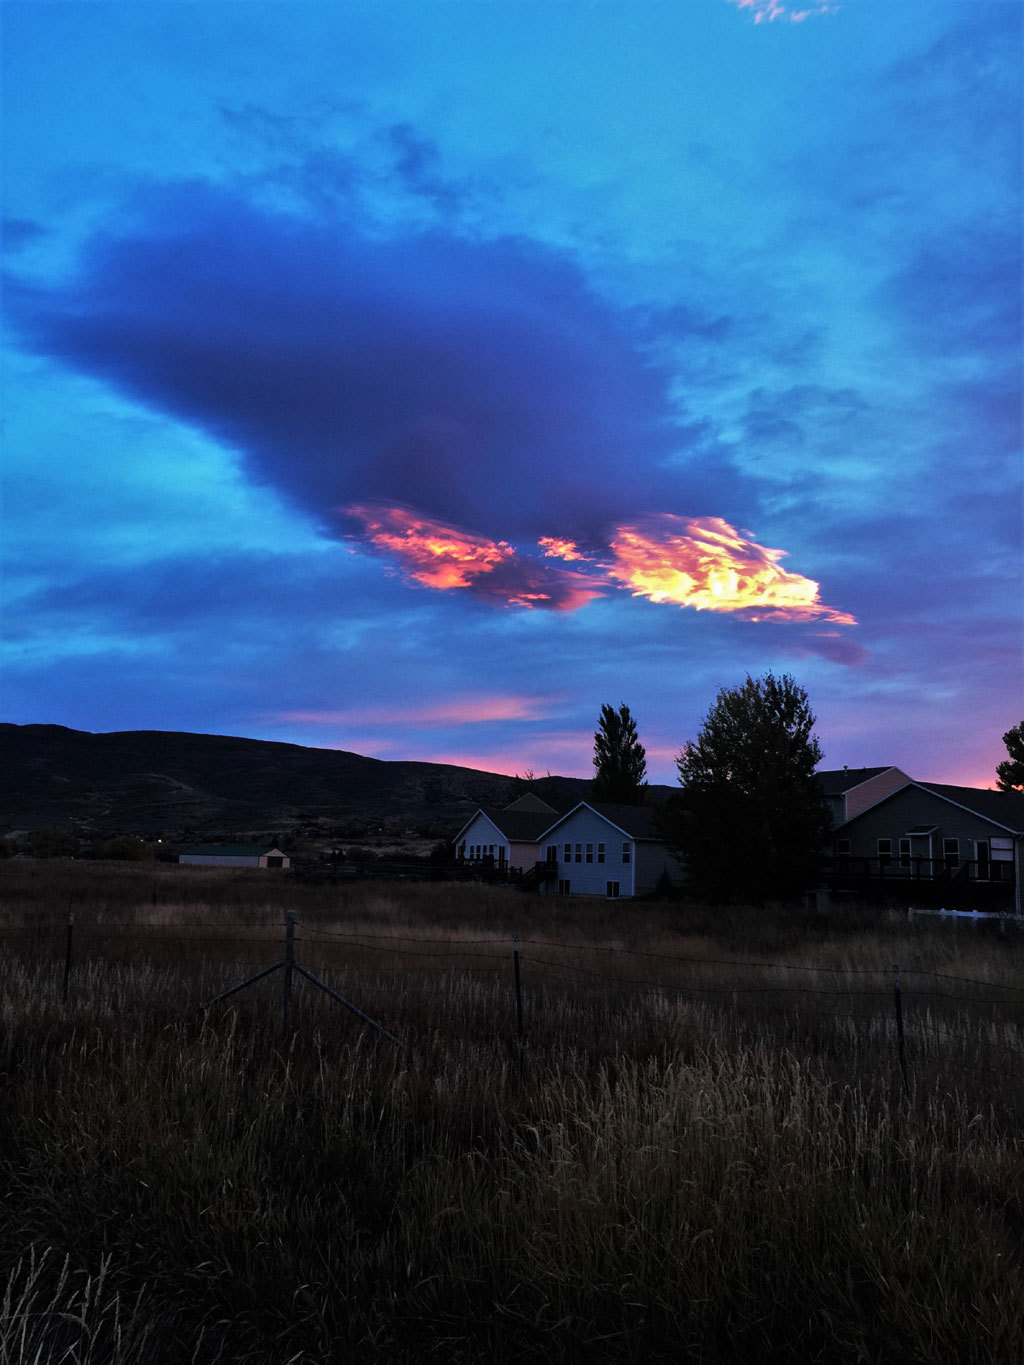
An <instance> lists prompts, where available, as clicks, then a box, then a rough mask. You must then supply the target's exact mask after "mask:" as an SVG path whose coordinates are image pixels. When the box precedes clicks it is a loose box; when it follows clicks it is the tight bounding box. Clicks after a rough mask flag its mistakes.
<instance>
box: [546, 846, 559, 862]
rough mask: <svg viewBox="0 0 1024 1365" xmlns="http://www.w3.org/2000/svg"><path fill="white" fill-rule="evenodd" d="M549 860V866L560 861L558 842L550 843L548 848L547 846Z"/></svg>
mask: <svg viewBox="0 0 1024 1365" xmlns="http://www.w3.org/2000/svg"><path fill="white" fill-rule="evenodd" d="M547 861H548V866H549V867H551V866H553V865H554V864H555V863H557V862H558V845H557V844H548V848H547Z"/></svg>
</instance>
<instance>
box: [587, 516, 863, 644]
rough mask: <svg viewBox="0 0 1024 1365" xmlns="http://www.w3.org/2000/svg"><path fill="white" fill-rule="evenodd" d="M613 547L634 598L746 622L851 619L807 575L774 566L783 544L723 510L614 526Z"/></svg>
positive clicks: (612, 573) (619, 575)
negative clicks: (739, 524)
mask: <svg viewBox="0 0 1024 1365" xmlns="http://www.w3.org/2000/svg"><path fill="white" fill-rule="evenodd" d="M611 549H612V553H613V555H614V557H615V558H614V562H613V563H612V565H611V567H610V569H609V571H608V572H609V577H610V578H613V579H617V580H618V581H619V582H621V583H625V584H626V586H627V587H629V588H630V589H631V590H632V592H633V596H634V597H647V598H650V600H651V601H652V602H675V603H677V604H678V605H679V606H682V607H695V608H696V609H697V610H698V611H724V612H742V613H743V614H744V615H745V616H746V618H747V619H748V620H752V621H817V620H826V621H834V622H836V623H837V624H839V625H846V626H852V625H856V621H855V620H854V618H853V617H852V616H850V615H848V614H847V613H846V612H840V611H836V610H835V609H834V608H833V607H827V606H825V604H824V603H823V602H821V600H820V599H819V596H818V584H817V583H816V582H815V581H814V580H813V579H812V578H804V577H803V576H802V575H800V574H795V573H790V572H789V570H788V569H783V568H781V567H780V566H779V562H778V561H779V560H780V559H781V558H782V557H783V556H784V555H785V553H786V552H785V550H772V549H768V548H767V547H766V546H764V545H758V544H757V543H756V542H755V541H753V540H749V539H748V538H747V537H746V536H744V535H742V534H741V533H740V532H739V531H737V530H736V529H735V528H734V527H732V526H730V525H729V523H728V522H727V521H723V519H722V518H721V517H693V518H686V517H677V516H673V515H672V514H671V513H670V512H665V513H662V514H661V515H659V516H656V517H648V518H646V519H645V520H644V522H643V523H641V524H636V525H632V526H620V527H619V528H618V530H617V531H616V533H615V537H614V539H613V540H612V544H611Z"/></svg>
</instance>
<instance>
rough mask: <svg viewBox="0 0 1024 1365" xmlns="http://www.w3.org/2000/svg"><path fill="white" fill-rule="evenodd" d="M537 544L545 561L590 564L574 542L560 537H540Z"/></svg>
mask: <svg viewBox="0 0 1024 1365" xmlns="http://www.w3.org/2000/svg"><path fill="white" fill-rule="evenodd" d="M537 544H538V545H539V546H540V548H541V549H542V550H543V551H544V558H545V559H567V560H569V561H570V563H583V562H586V563H591V562H592V561H590V560H589V559H588V558H587V556H586V555H585V554H582V553H581V551H580V548H579V546H578V545H577V544H576V542H575V541H574V540H563V539H562V538H561V536H541V538H540V540H538V542H537Z"/></svg>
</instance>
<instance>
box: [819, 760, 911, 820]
mask: <svg viewBox="0 0 1024 1365" xmlns="http://www.w3.org/2000/svg"><path fill="white" fill-rule="evenodd" d="M815 776H816V777H817V779H818V782H819V784H820V786H821V788H822V790H823V791H824V793H825V799H826V800H827V802H828V806H829V810H830V811H831V812H832V823H833V824H834V825H841V824H843V823H844V822H845V821H847V820H852V819H853V817H854V816H855V815H859V814H860V812H861V811H862V810H866V809H867V808H868V806H873V805H874V804H875V802H876V801H881V800H882V798H883V797H886V796H888V795H889V793H890V792H894V791H898V790H899V789H900V787H905V786H906V784H907V783H908V782H909V781H910V778H909V777H908V776H907V774H906V773H905V772H902V771H901V770H900V769H899V768H831V769H827V770H824V771H822V772H818V773H816V774H815Z"/></svg>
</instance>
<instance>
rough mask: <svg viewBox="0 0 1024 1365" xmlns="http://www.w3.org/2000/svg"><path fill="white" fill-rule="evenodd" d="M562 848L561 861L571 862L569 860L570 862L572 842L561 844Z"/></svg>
mask: <svg viewBox="0 0 1024 1365" xmlns="http://www.w3.org/2000/svg"><path fill="white" fill-rule="evenodd" d="M562 850H563V851H562V862H563V863H571V862H572V844H563V845H562Z"/></svg>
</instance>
